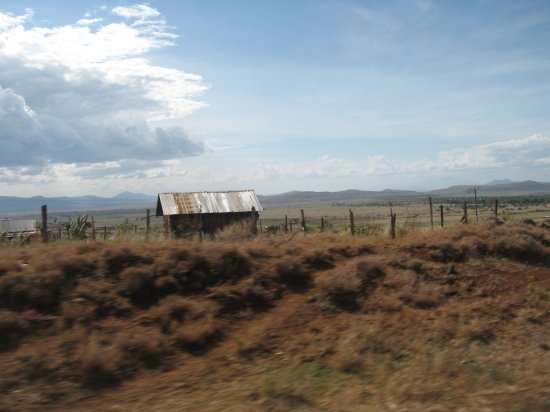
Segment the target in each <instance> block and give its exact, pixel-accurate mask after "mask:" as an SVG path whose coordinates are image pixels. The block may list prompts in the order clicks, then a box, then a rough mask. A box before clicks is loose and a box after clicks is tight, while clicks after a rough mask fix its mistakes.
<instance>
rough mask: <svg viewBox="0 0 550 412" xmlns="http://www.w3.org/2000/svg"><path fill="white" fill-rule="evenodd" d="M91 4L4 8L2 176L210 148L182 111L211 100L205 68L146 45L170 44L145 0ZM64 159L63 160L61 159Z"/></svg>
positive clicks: (0, 18) (0, 25)
mask: <svg viewBox="0 0 550 412" xmlns="http://www.w3.org/2000/svg"><path fill="white" fill-rule="evenodd" d="M100 13H102V15H96V14H91V13H86V15H84V17H83V18H82V19H80V20H79V21H78V22H75V23H74V24H69V25H65V26H56V27H39V26H35V25H33V24H32V23H33V13H32V10H27V11H26V12H25V14H24V15H21V16H16V15H13V14H10V13H5V12H1V11H0V61H1V62H2V64H1V65H0V125H1V128H0V146H1V147H2V150H1V151H0V166H1V168H2V170H3V173H2V174H0V180H2V181H4V182H6V181H9V178H8V175H11V177H12V178H13V179H15V180H16V176H17V175H18V174H20V175H21V179H24V176H25V174H24V170H32V171H33V172H32V174H34V175H38V174H39V172H40V174H42V175H44V176H43V178H47V176H46V175H47V173H48V172H51V171H52V169H55V167H58V166H55V165H62V164H87V165H91V164H95V163H105V162H123V161H125V160H134V161H136V162H137V163H135V164H138V163H139V162H141V163H139V164H141V165H142V166H143V167H146V166H147V165H146V163H145V161H156V162H161V161H166V160H169V159H178V158H182V157H186V156H193V155H197V154H200V153H203V152H204V145H203V143H202V142H197V141H194V140H192V139H191V138H190V137H189V136H188V134H187V133H186V131H185V130H184V129H182V128H181V127H173V128H161V127H153V126H151V124H152V123H151V122H153V121H155V120H161V119H178V118H182V117H184V116H187V115H189V114H190V113H193V112H194V111H196V110H197V109H199V108H201V107H204V106H205V103H204V102H202V101H200V100H199V96H200V95H201V94H202V93H203V92H204V91H205V90H206V89H207V86H206V85H205V84H204V83H203V81H202V78H201V77H200V76H198V75H195V74H189V73H185V72H183V71H181V70H178V69H173V68H167V67H162V66H156V65H154V64H152V63H151V62H150V61H149V60H148V59H147V58H146V57H145V56H146V54H147V53H149V52H151V51H155V50H159V49H162V48H165V47H169V46H173V45H174V44H175V43H174V41H175V39H176V38H177V36H176V35H175V34H173V33H171V32H170V30H169V28H168V26H167V24H166V22H165V20H164V19H163V17H162V15H161V14H160V12H159V11H157V10H156V9H154V8H152V7H150V6H148V5H135V6H128V7H115V8H114V9H112V10H110V11H109V10H103V11H100ZM58 168H59V167H58Z"/></svg>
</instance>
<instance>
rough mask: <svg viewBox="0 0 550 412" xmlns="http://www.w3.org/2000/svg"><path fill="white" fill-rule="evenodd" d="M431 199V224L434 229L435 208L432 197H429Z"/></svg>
mask: <svg viewBox="0 0 550 412" xmlns="http://www.w3.org/2000/svg"><path fill="white" fill-rule="evenodd" d="M429 200H430V224H431V226H432V230H434V209H433V204H432V197H431V196H430V197H429Z"/></svg>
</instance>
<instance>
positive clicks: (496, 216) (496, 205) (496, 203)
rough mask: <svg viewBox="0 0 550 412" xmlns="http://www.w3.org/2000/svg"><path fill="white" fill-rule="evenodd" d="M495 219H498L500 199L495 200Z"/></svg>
mask: <svg viewBox="0 0 550 412" xmlns="http://www.w3.org/2000/svg"><path fill="white" fill-rule="evenodd" d="M495 219H498V199H495Z"/></svg>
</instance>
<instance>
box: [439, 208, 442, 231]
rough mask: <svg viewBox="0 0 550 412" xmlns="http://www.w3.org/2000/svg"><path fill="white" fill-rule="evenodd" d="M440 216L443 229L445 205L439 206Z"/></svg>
mask: <svg viewBox="0 0 550 412" xmlns="http://www.w3.org/2000/svg"><path fill="white" fill-rule="evenodd" d="M439 214H440V215H441V227H443V205H439Z"/></svg>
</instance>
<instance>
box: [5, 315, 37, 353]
mask: <svg viewBox="0 0 550 412" xmlns="http://www.w3.org/2000/svg"><path fill="white" fill-rule="evenodd" d="M29 326H30V325H29V323H28V322H27V321H26V320H25V319H24V318H23V317H22V316H21V315H19V314H16V313H13V312H10V311H4V310H2V311H0V336H1V338H0V351H4V350H6V349H10V348H12V347H14V346H15V345H17V343H18V342H19V341H20V340H21V339H22V338H23V337H24V336H25V335H27V334H28V333H29Z"/></svg>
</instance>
